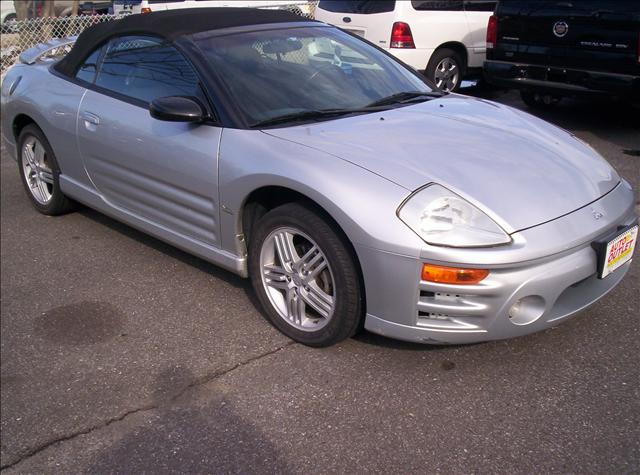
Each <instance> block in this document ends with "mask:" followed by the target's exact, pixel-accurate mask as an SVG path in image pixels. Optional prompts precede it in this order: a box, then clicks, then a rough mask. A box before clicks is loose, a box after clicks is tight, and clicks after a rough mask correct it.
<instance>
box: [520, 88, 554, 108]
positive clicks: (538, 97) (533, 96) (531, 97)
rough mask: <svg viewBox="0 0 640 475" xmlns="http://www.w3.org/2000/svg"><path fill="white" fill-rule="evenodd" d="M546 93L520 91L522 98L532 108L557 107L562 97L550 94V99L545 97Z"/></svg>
mask: <svg viewBox="0 0 640 475" xmlns="http://www.w3.org/2000/svg"><path fill="white" fill-rule="evenodd" d="M544 97H545V95H544V94H541V93H539V92H535V91H524V90H521V91H520V98H521V99H522V102H524V103H525V104H526V105H527V106H528V107H530V108H532V109H550V108H552V107H555V106H556V105H557V104H558V103H559V102H560V100H561V99H562V98H560V97H557V96H548V99H550V100H548V101H545V99H544Z"/></svg>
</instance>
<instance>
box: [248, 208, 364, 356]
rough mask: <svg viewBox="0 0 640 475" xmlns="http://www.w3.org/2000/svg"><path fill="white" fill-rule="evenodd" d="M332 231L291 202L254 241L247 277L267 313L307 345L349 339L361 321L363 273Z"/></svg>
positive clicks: (262, 223) (260, 226)
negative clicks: (361, 273) (248, 276)
mask: <svg viewBox="0 0 640 475" xmlns="http://www.w3.org/2000/svg"><path fill="white" fill-rule="evenodd" d="M334 227H335V225H334V224H333V223H331V222H330V221H329V219H328V218H325V217H323V216H322V215H321V213H319V212H317V211H316V210H314V209H313V208H311V207H309V206H305V205H303V204H299V203H288V204H285V205H282V206H279V207H277V208H274V209H273V210H271V211H269V212H268V213H266V214H265V215H264V216H263V217H262V218H261V219H260V220H259V221H258V223H257V224H256V226H255V227H254V228H253V230H252V235H251V236H250V243H249V272H250V275H251V282H252V284H253V288H254V290H255V292H256V295H257V297H258V300H259V301H260V304H261V305H262V308H263V309H264V312H265V314H266V315H267V317H268V319H269V320H270V321H271V323H272V324H273V325H274V326H275V327H276V328H278V329H279V330H280V331H281V332H282V333H284V334H285V335H287V336H288V337H289V338H292V339H293V340H295V341H297V342H299V343H302V344H304V345H308V346H314V347H324V346H330V345H333V344H335V343H337V342H339V341H342V340H344V339H346V338H349V337H351V336H352V335H354V334H355V333H356V331H357V330H358V328H359V324H360V321H361V319H362V316H363V315H362V314H363V310H364V306H363V303H362V295H363V292H362V289H361V284H360V282H361V279H360V272H359V269H358V266H357V264H356V261H355V258H354V256H353V254H352V251H351V250H350V246H349V245H348V243H347V242H346V241H345V239H344V237H342V236H341V235H340V234H338V233H337V232H336V231H334Z"/></svg>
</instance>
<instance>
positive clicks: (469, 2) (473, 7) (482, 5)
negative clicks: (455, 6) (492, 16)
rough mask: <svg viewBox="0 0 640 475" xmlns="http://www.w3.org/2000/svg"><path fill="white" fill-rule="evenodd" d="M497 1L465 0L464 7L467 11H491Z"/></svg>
mask: <svg viewBox="0 0 640 475" xmlns="http://www.w3.org/2000/svg"><path fill="white" fill-rule="evenodd" d="M497 3H498V2H497V1H495V0H493V1H489V0H465V1H464V9H465V10H466V11H468V12H492V11H493V10H495V8H496V4H497Z"/></svg>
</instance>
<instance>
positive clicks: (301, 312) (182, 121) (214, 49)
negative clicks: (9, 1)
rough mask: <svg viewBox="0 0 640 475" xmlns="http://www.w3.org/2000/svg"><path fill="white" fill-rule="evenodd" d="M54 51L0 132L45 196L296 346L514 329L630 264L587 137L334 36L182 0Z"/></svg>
mask: <svg viewBox="0 0 640 475" xmlns="http://www.w3.org/2000/svg"><path fill="white" fill-rule="evenodd" d="M61 44H63V42H61V41H59V42H55V41H54V42H52V43H50V44H49V45H40V46H38V47H36V48H34V49H32V50H30V51H27V52H25V53H24V54H23V55H22V57H21V60H22V63H21V64H18V65H15V66H13V67H12V68H11V69H10V70H9V72H8V73H7V74H6V77H5V78H4V81H3V83H2V116H3V117H2V119H3V120H2V139H3V141H4V143H5V146H6V149H7V150H8V151H9V152H10V153H12V154H13V155H14V156H15V158H16V159H17V162H18V168H19V171H20V176H21V178H22V180H23V182H24V187H25V190H26V191H27V194H28V196H29V198H30V199H31V201H32V202H33V205H34V206H35V208H36V209H37V210H38V211H40V212H42V213H45V214H49V215H58V214H61V213H65V212H67V211H69V210H71V209H72V208H73V206H74V203H76V202H79V203H83V204H85V205H87V206H90V207H92V208H95V209H97V210H99V211H101V212H103V213H105V214H107V215H109V216H111V217H113V218H115V219H117V220H120V221H122V222H124V223H127V224H128V225H131V226H133V227H135V228H138V229H140V230H142V231H144V232H146V233H149V234H151V235H153V236H155V237H157V238H159V239H162V240H164V241H167V242H169V243H171V244H173V245H175V246H177V247H179V248H181V249H184V250H186V251H188V252H190V253H193V254H195V255H197V256H200V257H201V258H203V259H205V260H207V261H210V262H212V263H214V264H217V265H219V266H221V267H224V268H226V269H228V270H230V271H231V272H235V273H237V274H240V275H241V276H244V277H249V278H250V279H251V281H252V283H253V287H254V289H255V292H256V294H257V297H258V299H259V301H260V303H261V305H262V307H263V308H264V312H265V314H266V316H267V317H268V318H269V320H270V321H271V322H272V323H273V325H275V326H276V327H277V328H278V329H280V330H281V331H282V332H283V333H285V334H286V335H288V336H289V337H291V338H293V339H294V340H296V341H299V342H301V343H304V344H307V345H311V346H326V345H330V344H333V343H336V342H338V341H340V340H342V339H344V338H347V337H349V336H351V335H353V334H354V333H355V332H356V331H358V330H359V329H360V328H362V327H364V328H366V329H368V330H369V331H372V332H375V333H379V334H382V335H387V336H390V337H393V338H398V339H403V340H409V341H416V342H424V343H436V344H445V343H449V344H450V343H467V342H476V341H483V340H494V339H501V338H510V337H514V336H518V335H524V334H527V333H531V332H535V331H538V330H542V329H545V328H548V327H550V326H553V325H556V324H558V323H560V322H562V321H564V320H566V319H567V318H568V317H570V316H572V315H574V314H576V313H578V312H579V311H580V310H582V309H584V308H586V307H587V306H589V305H590V304H592V303H594V302H595V301H597V300H598V299H600V298H601V297H603V296H604V295H605V294H606V293H607V292H609V291H610V290H611V289H613V288H614V287H615V286H616V285H617V284H618V283H619V282H620V280H621V279H622V278H623V277H624V275H625V274H626V272H627V271H628V269H629V266H630V262H631V257H632V254H633V251H634V245H635V242H636V240H637V234H638V226H637V218H636V216H635V213H634V196H633V192H632V190H631V187H630V186H629V184H628V183H627V182H626V181H625V180H623V179H622V178H620V176H618V174H617V173H616V172H615V170H613V168H611V166H610V165H609V164H608V163H607V162H606V161H605V160H604V159H603V158H602V157H600V155H598V154H597V153H596V152H595V151H594V150H593V149H592V148H591V147H589V146H588V145H587V144H585V143H584V142H582V141H580V140H579V139H577V138H576V137H574V136H573V135H571V134H569V133H567V132H565V131H563V130H561V129H558V128H557V127H554V126H552V125H550V124H548V123H546V122H544V121H542V120H539V119H537V118H535V117H532V116H530V115H528V114H526V113H523V112H520V111H518V110H515V109H512V108H509V107H506V106H503V105H500V104H496V103H493V102H490V101H486V100H481V99H474V98H469V97H465V96H461V95H457V94H443V93H441V92H439V91H437V90H435V88H434V87H432V86H431V85H430V84H429V83H428V82H427V81H425V79H424V78H423V77H422V76H420V75H419V74H418V73H416V72H415V71H413V70H412V69H410V68H408V67H407V66H405V65H404V64H402V63H400V62H398V61H397V60H395V59H394V58H393V57H391V56H389V55H388V54H387V53H385V52H384V51H383V50H381V49H379V48H378V47H376V46H375V45H373V44H371V43H368V42H367V41H365V40H363V39H360V38H358V37H355V36H353V35H350V34H349V33H347V32H345V31H342V30H340V29H337V28H335V27H332V26H329V25H326V24H323V23H320V22H315V21H307V20H302V19H301V18H300V17H297V16H295V15H293V14H289V13H287V12H282V11H261V10H246V9H240V8H230V9H224V8H216V9H192V10H189V9H187V10H175V11H168V12H160V13H151V14H148V15H134V16H131V17H128V18H125V19H122V20H117V21H113V22H109V23H104V24H100V25H96V26H93V27H91V28H89V29H87V30H86V31H84V32H83V33H82V34H81V35H80V36H79V37H78V39H77V41H76V42H75V44H74V46H73V48H72V49H71V51H70V52H69V53H68V54H67V55H65V56H63V57H62V58H61V59H57V60H51V59H50V60H47V59H46V58H45V57H44V56H46V54H45V53H46V52H47V51H48V50H49V49H51V48H54V47H57V46H60V45H61ZM179 291H180V290H179V289H176V292H179Z"/></svg>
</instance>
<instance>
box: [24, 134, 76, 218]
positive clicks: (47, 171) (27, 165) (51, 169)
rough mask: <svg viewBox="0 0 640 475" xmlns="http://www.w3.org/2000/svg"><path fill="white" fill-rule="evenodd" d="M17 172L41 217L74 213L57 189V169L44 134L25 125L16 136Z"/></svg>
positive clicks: (71, 206) (56, 162) (60, 191)
mask: <svg viewBox="0 0 640 475" xmlns="http://www.w3.org/2000/svg"><path fill="white" fill-rule="evenodd" d="M18 169H19V171H20V178H21V179H22V184H23V185H24V188H25V191H26V192H27V196H29V198H30V199H31V203H32V204H33V206H34V208H35V209H37V210H38V211H40V212H41V213H42V214H46V215H49V216H56V215H60V214H64V213H68V212H69V211H71V210H73V207H74V206H73V202H72V201H71V200H69V199H68V198H67V197H66V196H65V195H64V194H63V193H62V190H61V189H60V167H59V166H58V161H57V159H56V156H55V154H54V153H53V149H52V148H51V145H50V144H49V141H48V140H47V138H46V137H45V136H44V133H43V132H42V130H40V128H38V127H37V126H36V125H35V124H31V125H27V126H26V127H25V128H24V129H22V131H21V132H20V136H19V137H18Z"/></svg>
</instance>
